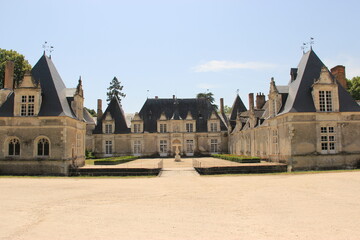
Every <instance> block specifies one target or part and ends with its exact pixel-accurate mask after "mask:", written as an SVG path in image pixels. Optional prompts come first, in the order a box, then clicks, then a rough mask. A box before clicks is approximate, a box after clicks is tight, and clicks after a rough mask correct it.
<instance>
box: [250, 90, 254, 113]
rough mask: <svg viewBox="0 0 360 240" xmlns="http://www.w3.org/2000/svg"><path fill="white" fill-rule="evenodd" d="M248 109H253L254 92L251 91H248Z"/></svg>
mask: <svg viewBox="0 0 360 240" xmlns="http://www.w3.org/2000/svg"><path fill="white" fill-rule="evenodd" d="M249 110H250V111H253V110H254V94H253V93H249Z"/></svg>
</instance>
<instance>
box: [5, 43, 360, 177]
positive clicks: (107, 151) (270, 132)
mask: <svg viewBox="0 0 360 240" xmlns="http://www.w3.org/2000/svg"><path fill="white" fill-rule="evenodd" d="M13 69H14V64H13V63H11V62H8V63H7V64H6V71H5V81H4V87H3V89H1V90H0V141H1V143H2V145H1V146H0V174H34V175H38V174H54V175H68V173H69V169H70V168H76V167H80V166H83V165H84V159H85V157H84V155H85V154H84V153H85V149H86V150H88V151H91V152H93V153H94V154H95V155H96V156H97V157H111V156H122V155H136V156H154V157H155V156H156V157H173V156H174V154H175V148H178V149H179V150H180V154H181V155H183V156H190V157H191V156H202V155H208V154H212V153H231V154H238V155H248V156H258V157H261V158H262V159H266V160H268V161H273V162H281V163H286V164H287V165H288V169H289V170H310V169H333V168H354V167H356V166H357V165H358V164H359V161H360V139H359V137H358V136H359V134H360V106H359V105H358V104H357V103H356V101H355V100H353V99H352V98H351V96H350V94H349V93H348V92H347V86H346V76H345V67H344V66H336V67H334V68H332V69H330V70H329V69H328V68H327V67H326V66H325V65H324V64H323V63H322V61H321V60H320V59H319V58H318V56H317V55H316V54H315V52H314V51H313V50H312V49H311V50H310V51H308V52H307V53H305V54H304V55H303V56H302V58H301V60H300V63H299V65H298V67H297V68H291V69H290V77H289V83H288V85H277V84H276V83H275V80H274V79H271V80H270V89H269V93H268V95H267V96H266V95H265V94H264V93H256V95H255V94H253V93H250V94H249V106H248V109H247V108H246V107H245V105H244V104H243V102H242V100H241V98H240V96H239V95H237V96H236V97H235V100H234V104H233V106H232V109H231V113H230V114H228V115H227V114H225V113H224V106H223V99H220V110H219V111H217V110H216V109H215V108H214V106H213V105H212V104H211V103H210V102H209V101H208V100H207V99H205V98H189V99H182V98H177V97H176V96H173V97H172V98H166V99H164V98H158V97H155V98H149V99H147V100H146V102H145V103H144V105H143V107H142V108H141V109H140V111H139V112H137V113H135V114H133V115H131V116H130V118H129V116H128V114H125V113H124V111H123V108H122V106H121V104H120V103H119V100H118V99H117V98H116V97H115V98H113V99H112V100H111V101H110V103H109V104H108V106H107V108H106V109H105V111H103V110H102V101H101V100H98V109H97V118H96V119H94V118H92V117H91V115H90V114H89V113H88V112H87V111H86V110H85V109H84V106H83V102H84V92H83V89H82V82H81V79H79V83H78V86H77V87H76V88H66V87H65V85H64V83H63V81H62V80H61V77H60V75H59V73H58V72H57V70H56V68H55V66H54V64H53V62H52V60H51V58H49V57H47V56H46V55H45V54H44V55H43V56H42V57H41V58H40V60H39V61H38V63H36V65H35V66H34V68H33V69H32V70H31V72H29V73H26V74H25V77H24V79H23V81H21V82H20V83H18V84H15V83H14V81H13Z"/></svg>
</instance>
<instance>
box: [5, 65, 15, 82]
mask: <svg viewBox="0 0 360 240" xmlns="http://www.w3.org/2000/svg"><path fill="white" fill-rule="evenodd" d="M4 88H7V89H13V88H14V62H12V61H6V64H5V79H4Z"/></svg>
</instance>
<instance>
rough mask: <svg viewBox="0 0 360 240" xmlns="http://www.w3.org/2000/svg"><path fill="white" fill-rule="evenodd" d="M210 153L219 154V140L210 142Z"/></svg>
mask: <svg viewBox="0 0 360 240" xmlns="http://www.w3.org/2000/svg"><path fill="white" fill-rule="evenodd" d="M210 152H212V153H215V152H218V140H217V139H211V140H210Z"/></svg>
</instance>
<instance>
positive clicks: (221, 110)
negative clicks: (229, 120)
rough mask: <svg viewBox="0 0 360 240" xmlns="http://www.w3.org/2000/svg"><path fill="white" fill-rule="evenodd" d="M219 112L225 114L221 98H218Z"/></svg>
mask: <svg viewBox="0 0 360 240" xmlns="http://www.w3.org/2000/svg"><path fill="white" fill-rule="evenodd" d="M220 113H221V114H222V115H225V112H224V99H223V98H220Z"/></svg>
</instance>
